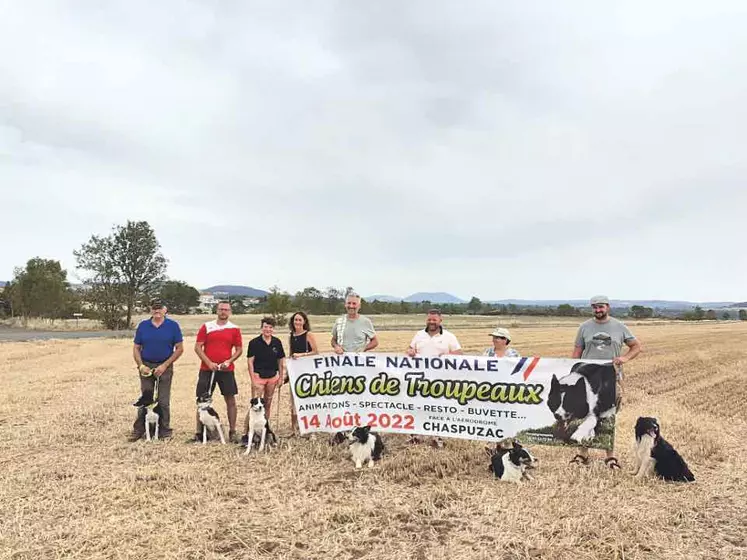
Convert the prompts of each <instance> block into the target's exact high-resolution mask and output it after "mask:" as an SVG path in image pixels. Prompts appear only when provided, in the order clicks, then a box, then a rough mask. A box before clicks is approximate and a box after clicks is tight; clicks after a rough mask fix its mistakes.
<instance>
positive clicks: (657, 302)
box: [486, 299, 739, 310]
mask: <svg viewBox="0 0 747 560" xmlns="http://www.w3.org/2000/svg"><path fill="white" fill-rule="evenodd" d="M486 303H497V304H502V305H509V304H514V305H519V306H524V305H538V306H551V307H556V306H558V305H561V304H563V303H567V304H570V305H572V306H574V307H587V306H588V305H589V300H588V299H499V300H491V301H488V302H486ZM610 305H611V306H612V307H613V308H615V307H630V306H632V305H643V306H645V307H652V308H654V309H670V310H674V309H693V308H694V307H695V306H696V305H699V306H700V307H702V308H703V309H721V308H724V307H738V306H739V304H734V303H731V302H728V301H706V302H692V301H676V300H664V299H625V300H623V299H612V300H610Z"/></svg>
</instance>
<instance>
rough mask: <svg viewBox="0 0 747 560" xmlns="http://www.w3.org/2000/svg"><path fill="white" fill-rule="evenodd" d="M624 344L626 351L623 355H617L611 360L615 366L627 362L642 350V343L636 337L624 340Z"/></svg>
mask: <svg viewBox="0 0 747 560" xmlns="http://www.w3.org/2000/svg"><path fill="white" fill-rule="evenodd" d="M625 345H626V346H627V347H628V351H627V352H626V353H625V354H624V355H622V356H618V357H617V358H615V359H614V361H613V362H614V364H615V365H616V366H619V365H622V364H624V363H625V362H629V361H630V360H632V359H633V358H635V357H636V356H637V355H638V354H640V353H641V352H642V351H643V345H642V344H641V341H640V340H638V339H637V338H633V339H631V340H626V341H625Z"/></svg>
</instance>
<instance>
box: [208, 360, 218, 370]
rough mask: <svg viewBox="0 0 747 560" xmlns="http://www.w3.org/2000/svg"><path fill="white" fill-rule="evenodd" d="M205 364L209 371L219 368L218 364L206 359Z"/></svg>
mask: <svg viewBox="0 0 747 560" xmlns="http://www.w3.org/2000/svg"><path fill="white" fill-rule="evenodd" d="M205 365H206V366H207V367H208V369H209V370H210V371H215V370H216V369H220V366H219V365H218V364H216V363H215V362H211V361H210V360H208V361H207V362H206V363H205Z"/></svg>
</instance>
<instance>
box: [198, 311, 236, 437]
mask: <svg viewBox="0 0 747 560" xmlns="http://www.w3.org/2000/svg"><path fill="white" fill-rule="evenodd" d="M230 316H231V304H230V303H228V302H227V301H221V302H220V303H219V304H218V318H217V319H216V320H215V321H209V322H207V323H205V324H204V325H202V326H201V327H200V330H199V331H197V342H195V352H196V353H197V355H198V356H199V357H200V359H201V360H202V363H201V364H200V372H199V374H198V377H197V390H196V391H195V394H196V396H198V397H199V396H200V395H204V394H205V393H210V394H212V392H213V390H214V389H215V385H216V384H217V385H218V387H220V393H221V395H223V398H224V399H225V400H226V412H227V416H228V429H229V432H228V439H229V441H231V442H233V443H238V439H237V438H236V395H237V394H238V392H239V388H238V386H237V385H236V376H235V375H234V372H233V363H234V362H235V361H236V360H237V359H239V357H240V356H241V353H242V347H243V345H242V342H241V329H239V327H237V326H236V325H234V324H233V323H232V322H231V321H229V320H228V318H229V317H230ZM213 373H215V380H214V381H213V386H212V387H211V386H210V379H211V378H212V376H213ZM194 441H202V424H201V423H200V418H199V415H198V417H197V431H196V433H195V438H194Z"/></svg>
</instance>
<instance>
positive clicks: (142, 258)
mask: <svg viewBox="0 0 747 560" xmlns="http://www.w3.org/2000/svg"><path fill="white" fill-rule="evenodd" d="M73 254H74V255H75V258H76V260H77V268H78V269H80V270H83V271H86V272H87V273H88V274H89V278H87V279H86V280H85V281H84V284H85V285H86V286H87V287H88V292H87V293H88V294H89V295H90V301H91V303H92V304H93V305H94V306H95V307H96V309H97V311H98V314H99V318H100V319H101V320H102V322H103V323H104V325H105V326H107V328H119V327H120V326H126V327H128V328H129V327H130V326H131V325H132V314H133V312H134V309H135V305H136V302H137V301H138V300H142V299H145V298H148V297H151V296H152V295H155V294H156V291H157V290H158V287H159V286H160V285H161V284H162V282H163V278H164V274H165V272H166V262H167V261H166V259H165V258H164V256H163V255H162V254H161V246H160V244H159V243H158V240H157V239H156V235H155V233H154V231H153V229H152V228H151V227H150V225H149V224H148V222H132V221H129V220H128V221H127V224H126V225H124V226H115V227H114V228H113V229H112V233H111V234H110V235H108V236H106V237H100V236H97V235H93V236H91V239H90V240H89V241H88V242H87V243H84V244H83V245H82V246H81V248H80V249H79V250H77V251H74V252H73ZM123 314H124V315H125V320H124V322H123V321H122V320H121V318H122V315H123ZM122 323H124V324H123V325H122Z"/></svg>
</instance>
